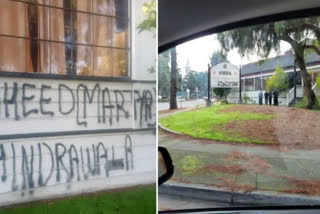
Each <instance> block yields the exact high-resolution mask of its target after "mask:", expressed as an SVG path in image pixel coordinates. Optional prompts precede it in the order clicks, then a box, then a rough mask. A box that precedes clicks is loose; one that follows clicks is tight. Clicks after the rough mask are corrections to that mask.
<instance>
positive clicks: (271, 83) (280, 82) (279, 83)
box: [267, 66, 289, 93]
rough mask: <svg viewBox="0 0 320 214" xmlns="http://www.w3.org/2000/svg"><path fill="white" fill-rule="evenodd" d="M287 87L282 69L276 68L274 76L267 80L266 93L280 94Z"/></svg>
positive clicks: (287, 82) (286, 77)
mask: <svg viewBox="0 0 320 214" xmlns="http://www.w3.org/2000/svg"><path fill="white" fill-rule="evenodd" d="M288 87H289V79H288V75H287V74H286V73H285V72H284V69H282V68H280V67H279V66H277V67H276V71H275V74H274V75H272V76H271V77H270V78H268V79H267V91H271V90H277V91H278V92H279V93H280V92H282V91H286V90H287V89H288Z"/></svg>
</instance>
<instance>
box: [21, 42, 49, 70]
mask: <svg viewBox="0 0 320 214" xmlns="http://www.w3.org/2000/svg"><path fill="white" fill-rule="evenodd" d="M26 56H27V58H26V60H27V72H37V73H47V74H48V73H50V45H49V43H48V42H40V41H34V40H26Z"/></svg>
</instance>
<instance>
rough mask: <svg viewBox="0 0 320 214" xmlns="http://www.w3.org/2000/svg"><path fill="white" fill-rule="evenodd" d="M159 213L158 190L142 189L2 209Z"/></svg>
mask: <svg viewBox="0 0 320 214" xmlns="http://www.w3.org/2000/svg"><path fill="white" fill-rule="evenodd" d="M2 213H5V214H11V213H12V214H20V213H21V214H22V213H23V214H31V213H32V214H47V213H48V214H49V213H52V214H55V213H59V214H60V213H66V214H73V213H77V214H78V213H90V214H91V213H92V214H103V213H108V214H113V213H139V214H140V213H145V214H149V213H156V187H155V186H141V187H134V188H129V189H123V190H117V191H110V192H100V193H94V194H88V195H82V196H75V197H68V198H63V199H57V200H48V201H41V202H34V203H28V204H26V205H17V206H13V207H8V208H1V209H0V214H2Z"/></svg>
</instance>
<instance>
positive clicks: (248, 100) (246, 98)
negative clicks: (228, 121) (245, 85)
mask: <svg viewBox="0 0 320 214" xmlns="http://www.w3.org/2000/svg"><path fill="white" fill-rule="evenodd" d="M242 102H243V103H245V104H250V103H253V102H254V101H253V100H252V99H251V98H250V97H248V95H247V94H246V93H244V94H243V96H242Z"/></svg>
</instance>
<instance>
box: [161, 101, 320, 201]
mask: <svg viewBox="0 0 320 214" xmlns="http://www.w3.org/2000/svg"><path fill="white" fill-rule="evenodd" d="M183 111H184V112H183V113H178V114H177V112H173V113H171V114H174V115H171V116H170V117H171V119H170V120H167V119H168V118H166V117H164V116H165V115H168V114H170V112H165V113H163V112H162V114H161V115H160V123H161V121H162V122H164V123H162V125H165V126H167V127H171V128H172V127H174V128H175V129H174V130H175V131H178V132H179V131H180V133H181V132H185V131H188V130H196V131H198V130H197V129H198V128H199V126H196V124H193V123H190V124H189V121H188V118H189V116H190V115H193V118H196V119H195V121H197V122H199V120H201V117H202V116H201V115H200V117H198V115H195V113H197V112H198V111H199V110H190V109H189V111H187V110H186V109H184V110H183ZM200 111H203V110H200ZM206 111H208V110H206ZM201 113H203V112H201ZM207 113H208V112H207ZM211 113H212V112H211ZM215 113H216V114H220V116H221V115H224V116H223V119H221V118H220V119H218V120H217V118H215V119H216V121H215V122H212V121H209V122H208V121H206V122H205V123H206V124H207V125H210V130H211V132H221V133H223V134H225V135H229V136H231V137H232V138H236V136H240V137H241V138H245V139H248V140H247V141H245V142H237V141H236V140H233V141H230V142H228V141H227V142H226V141H221V140H212V138H211V139H204V138H203V135H201V134H202V133H201V132H199V133H200V134H199V136H196V137H194V136H192V134H189V135H188V134H184V135H179V134H173V133H170V132H167V131H164V130H162V129H160V130H159V144H160V145H163V146H165V147H167V148H168V149H169V152H170V153H171V155H172V157H173V160H174V164H175V173H174V176H173V178H172V179H171V180H170V182H171V183H174V182H178V183H185V184H199V185H204V186H211V187H216V188H223V189H228V190H231V191H243V192H251V191H268V192H270V191H271V192H274V193H275V194H282V193H286V194H288V193H289V194H300V195H306V196H310V195H312V196H320V169H319V164H320V156H319V152H320V141H319V139H320V123H319V122H318V121H319V119H320V113H318V112H314V111H308V110H304V109H295V108H288V107H275V106H258V105H231V106H227V107H222V108H221V109H218V110H217V109H216V111H215ZM226 114H231V115H232V117H230V116H228V117H225V115H226ZM262 115H264V116H262ZM173 118H175V119H177V118H179V119H180V120H182V121H183V124H184V126H187V127H189V125H190V127H192V128H191V129H189V128H186V129H180V128H179V127H180V126H179V124H176V123H175V122H174V120H173ZM209 118H211V120H212V117H211V116H210V117H209ZM226 118H227V119H226ZM208 120H209V119H208ZM217 121H218V122H217ZM219 121H220V122H219ZM221 121H222V122H221ZM166 122H169V123H166ZM182 126H183V125H182ZM177 127H178V128H177ZM200 127H201V126H200ZM205 136H208V133H206V134H205ZM209 136H210V135H209ZM212 136H215V135H211V137H212ZM261 142H263V144H262V143H261Z"/></svg>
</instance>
